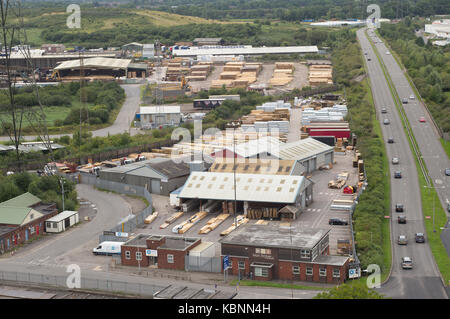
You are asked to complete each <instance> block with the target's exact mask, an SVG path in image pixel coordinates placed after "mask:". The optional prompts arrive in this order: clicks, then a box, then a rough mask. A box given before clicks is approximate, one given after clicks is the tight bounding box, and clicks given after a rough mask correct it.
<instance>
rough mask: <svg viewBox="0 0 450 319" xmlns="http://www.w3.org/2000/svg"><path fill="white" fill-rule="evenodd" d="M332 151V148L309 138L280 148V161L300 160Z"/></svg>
mask: <svg viewBox="0 0 450 319" xmlns="http://www.w3.org/2000/svg"><path fill="white" fill-rule="evenodd" d="M327 151H333V147H332V146H329V145H327V144H325V143H322V142H320V141H318V140H315V139H313V138H311V137H308V138H306V139H304V140H298V141H296V142H292V143H287V144H285V145H282V146H280V153H279V157H280V158H281V159H292V160H302V159H306V158H308V157H311V156H315V155H318V154H321V153H323V152H327Z"/></svg>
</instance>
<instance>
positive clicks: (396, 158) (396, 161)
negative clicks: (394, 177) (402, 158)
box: [392, 157, 399, 165]
mask: <svg viewBox="0 0 450 319" xmlns="http://www.w3.org/2000/svg"><path fill="white" fill-rule="evenodd" d="M398 163H399V160H398V157H393V158H392V164H394V165H395V164H398Z"/></svg>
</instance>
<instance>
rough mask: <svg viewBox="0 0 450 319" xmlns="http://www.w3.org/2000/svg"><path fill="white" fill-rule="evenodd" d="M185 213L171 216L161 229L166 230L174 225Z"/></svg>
mask: <svg viewBox="0 0 450 319" xmlns="http://www.w3.org/2000/svg"><path fill="white" fill-rule="evenodd" d="M183 214H184V213H183V212H178V213H174V214H172V216H170V217H169V218H167V219H166V220H165V221H164V223H163V224H161V226H159V228H161V229H164V228H166V227H167V226H169V225H170V224H172V223H173V222H174V221H176V220H177V219H178V218H180V217H181V216H183Z"/></svg>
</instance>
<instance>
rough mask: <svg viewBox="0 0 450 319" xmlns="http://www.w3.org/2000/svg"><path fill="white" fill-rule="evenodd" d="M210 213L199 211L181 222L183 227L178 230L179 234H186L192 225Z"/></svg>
mask: <svg viewBox="0 0 450 319" xmlns="http://www.w3.org/2000/svg"><path fill="white" fill-rule="evenodd" d="M206 215H208V213H207V212H198V213H197V214H194V215H193V216H192V217H191V218H189V219H188V220H185V221H184V222H182V223H181V224H180V226H181V229H179V230H178V233H179V234H184V233H185V232H187V231H188V230H189V229H190V228H191V227H192V226H194V225H195V224H196V223H198V222H199V221H200V220H202V219H203V218H205V217H206Z"/></svg>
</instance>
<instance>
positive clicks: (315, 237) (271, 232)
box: [219, 224, 330, 249]
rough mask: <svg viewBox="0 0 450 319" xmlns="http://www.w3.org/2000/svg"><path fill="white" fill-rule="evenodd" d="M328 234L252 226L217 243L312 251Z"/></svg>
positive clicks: (298, 229)
mask: <svg viewBox="0 0 450 319" xmlns="http://www.w3.org/2000/svg"><path fill="white" fill-rule="evenodd" d="M329 232H330V230H329V229H318V228H299V227H297V228H296V227H283V226H278V225H273V224H268V225H255V224H253V225H244V226H241V227H239V228H238V229H236V230H235V231H233V232H231V233H230V234H228V235H227V236H226V237H225V238H223V239H221V240H219V241H220V242H221V243H222V244H233V245H244V246H256V247H273V248H295V249H300V248H303V249H312V248H314V246H315V245H317V243H319V241H320V240H321V239H322V238H323V237H324V236H326V235H327V234H328V233H329Z"/></svg>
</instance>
